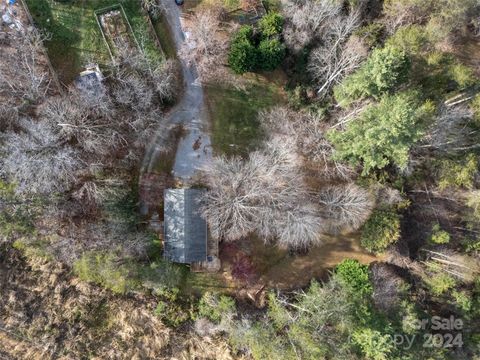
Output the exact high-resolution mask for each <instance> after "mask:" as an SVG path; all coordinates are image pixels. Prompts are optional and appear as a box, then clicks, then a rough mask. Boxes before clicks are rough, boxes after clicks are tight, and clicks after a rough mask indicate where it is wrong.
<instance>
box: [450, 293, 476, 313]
mask: <svg viewBox="0 0 480 360" xmlns="http://www.w3.org/2000/svg"><path fill="white" fill-rule="evenodd" d="M452 297H453V299H454V301H453V305H455V306H456V307H457V308H459V309H460V310H461V311H462V312H463V313H469V312H470V311H471V310H472V305H473V303H472V297H471V296H470V294H469V293H468V292H467V291H452Z"/></svg>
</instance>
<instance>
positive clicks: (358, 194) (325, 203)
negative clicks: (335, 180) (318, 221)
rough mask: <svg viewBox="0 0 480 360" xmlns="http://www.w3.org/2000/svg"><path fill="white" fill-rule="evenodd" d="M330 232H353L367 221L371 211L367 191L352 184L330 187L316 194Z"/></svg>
mask: <svg viewBox="0 0 480 360" xmlns="http://www.w3.org/2000/svg"><path fill="white" fill-rule="evenodd" d="M318 200H319V202H320V204H321V206H322V210H323V212H324V217H325V219H326V220H327V221H328V225H329V229H330V231H331V232H334V233H336V232H340V231H354V230H357V229H358V228H360V226H362V225H363V223H364V222H365V221H366V220H367V219H368V217H369V216H370V213H371V211H372V209H373V201H372V196H371V194H369V192H368V191H366V190H364V189H362V188H361V187H358V186H356V185H353V184H348V185H339V186H330V187H327V188H325V189H322V190H321V191H320V193H319V194H318Z"/></svg>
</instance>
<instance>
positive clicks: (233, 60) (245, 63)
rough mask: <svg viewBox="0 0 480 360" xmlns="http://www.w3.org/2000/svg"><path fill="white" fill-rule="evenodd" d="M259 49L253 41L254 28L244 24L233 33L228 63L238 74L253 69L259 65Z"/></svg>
mask: <svg viewBox="0 0 480 360" xmlns="http://www.w3.org/2000/svg"><path fill="white" fill-rule="evenodd" d="M257 58H258V54H257V49H256V48H255V45H254V43H253V28H252V27H251V26H247V25H244V26H242V27H241V28H240V29H239V30H238V31H237V33H236V34H234V35H233V38H232V41H231V43H230V50H229V53H228V65H229V66H230V67H231V68H232V70H233V71H234V72H235V73H237V74H243V73H245V72H247V71H252V70H254V69H255V67H256V65H257Z"/></svg>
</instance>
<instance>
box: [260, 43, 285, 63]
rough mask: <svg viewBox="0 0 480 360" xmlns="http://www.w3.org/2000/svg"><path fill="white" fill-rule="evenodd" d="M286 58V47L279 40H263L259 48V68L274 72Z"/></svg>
mask: <svg viewBox="0 0 480 360" xmlns="http://www.w3.org/2000/svg"><path fill="white" fill-rule="evenodd" d="M284 57H285V46H284V45H283V44H282V43H281V42H280V41H279V40H278V39H265V40H262V41H261V42H260V44H259V46H258V67H259V68H260V69H263V70H268V71H271V70H274V69H275V68H277V67H278V66H279V65H280V63H281V62H282V60H283V58H284Z"/></svg>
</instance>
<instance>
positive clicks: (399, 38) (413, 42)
mask: <svg viewBox="0 0 480 360" xmlns="http://www.w3.org/2000/svg"><path fill="white" fill-rule="evenodd" d="M428 44H429V42H428V36H427V34H425V30H424V29H423V27H422V26H420V25H410V26H404V27H401V28H400V29H398V30H397V32H396V33H395V34H393V35H392V36H390V37H389V38H388V39H387V41H386V43H385V47H394V48H397V49H401V50H403V51H405V52H406V53H407V54H409V55H420V53H421V52H422V50H423V49H424V48H425V47H426V46H428Z"/></svg>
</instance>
